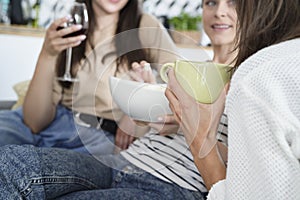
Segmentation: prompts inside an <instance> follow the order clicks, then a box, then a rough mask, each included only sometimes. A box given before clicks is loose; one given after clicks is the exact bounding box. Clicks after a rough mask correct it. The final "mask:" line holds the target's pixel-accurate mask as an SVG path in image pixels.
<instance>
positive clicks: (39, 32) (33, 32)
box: [0, 24, 45, 37]
mask: <svg viewBox="0 0 300 200" xmlns="http://www.w3.org/2000/svg"><path fill="white" fill-rule="evenodd" d="M0 34H9V35H19V36H31V37H44V35H45V29H43V28H32V27H28V26H22V25H5V24H0Z"/></svg>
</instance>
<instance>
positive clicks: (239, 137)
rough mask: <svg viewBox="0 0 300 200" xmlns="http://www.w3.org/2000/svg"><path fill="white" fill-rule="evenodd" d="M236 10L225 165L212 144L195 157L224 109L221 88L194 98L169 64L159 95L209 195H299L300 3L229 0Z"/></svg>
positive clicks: (245, 197)
mask: <svg viewBox="0 0 300 200" xmlns="http://www.w3.org/2000/svg"><path fill="white" fill-rule="evenodd" d="M236 10H237V14H238V21H239V31H238V33H239V36H240V37H239V43H238V49H239V53H238V56H237V60H236V67H235V73H234V75H233V77H232V80H231V83H230V89H229V91H228V95H227V98H226V105H225V107H226V111H227V113H228V135H229V136H228V144H229V151H228V163H227V169H226V166H225V165H224V163H223V162H222V160H221V158H220V156H219V155H220V150H219V149H218V147H217V146H214V148H213V149H212V151H210V153H209V154H208V155H207V156H205V157H201V156H200V155H203V154H202V152H201V151H200V150H201V147H202V145H203V144H204V141H205V140H206V139H207V138H211V135H209V133H214V132H215V130H214V128H213V127H216V126H215V124H216V123H218V121H219V116H220V114H221V113H222V111H223V109H224V104H225V90H224V92H223V94H221V95H220V97H219V99H218V100H217V101H216V102H215V103H214V104H211V105H203V104H199V103H196V102H194V101H193V99H191V98H190V97H189V96H188V95H186V94H185V92H184V91H183V90H182V89H181V87H180V86H179V85H178V83H177V82H176V80H175V77H174V72H173V70H170V72H169V90H168V91H167V92H166V95H167V97H168V98H169V100H170V103H171V107H172V108H173V111H174V113H176V116H177V119H178V121H179V122H180V123H181V124H182V126H181V127H183V131H184V133H185V137H186V139H187V141H188V143H189V144H191V145H190V148H191V151H192V154H193V156H194V161H195V163H196V165H197V167H198V170H199V171H200V173H201V174H202V176H203V178H204V181H205V184H206V186H207V188H211V189H210V192H209V196H208V199H218V200H219V199H231V200H232V199H255V200H257V199H289V200H290V199H295V200H299V199H300V190H299V188H300V100H299V99H300V1H299V0H252V1H245V0H236ZM226 88H229V87H226ZM195 108H198V109H195ZM199 110H200V112H199ZM199 113H201V114H199ZM201 116H206V117H202V118H201ZM207 116H210V119H211V120H207ZM197 118H198V123H197V124H191V123H189V122H191V121H195V119H197ZM198 127H202V128H201V129H200V128H198ZM203 127H207V128H206V129H204V128H203ZM195 130H196V131H195ZM225 177H226V179H225Z"/></svg>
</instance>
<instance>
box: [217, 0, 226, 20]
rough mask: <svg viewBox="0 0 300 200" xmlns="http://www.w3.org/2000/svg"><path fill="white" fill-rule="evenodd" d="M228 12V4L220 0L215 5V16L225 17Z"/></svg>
mask: <svg viewBox="0 0 300 200" xmlns="http://www.w3.org/2000/svg"><path fill="white" fill-rule="evenodd" d="M227 13H228V6H227V4H226V3H225V2H223V1H220V3H219V4H218V6H217V9H216V13H215V16H216V17H225V16H226V15H227Z"/></svg>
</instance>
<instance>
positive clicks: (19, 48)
mask: <svg viewBox="0 0 300 200" xmlns="http://www.w3.org/2000/svg"><path fill="white" fill-rule="evenodd" d="M72 1H73V0H0V44H1V45H0V59H1V65H0V66H1V71H2V72H1V78H0V101H3V100H16V99H17V94H16V92H15V91H14V90H15V88H14V86H16V84H17V83H19V82H22V81H26V80H30V79H31V77H32V75H33V71H34V67H35V63H36V60H37V56H38V53H39V51H40V49H41V46H42V44H43V37H44V33H45V29H46V28H47V27H48V26H49V25H50V23H51V22H52V20H53V19H54V18H55V16H54V15H55V13H61V14H63V13H64V12H66V7H67V6H68V5H69V4H70V3H72ZM201 3H202V1H201V0H144V1H142V8H143V10H144V12H146V13H150V14H152V15H154V16H156V17H157V18H158V19H159V20H160V21H161V22H162V24H163V25H164V26H165V27H166V28H167V29H168V30H169V33H170V35H171V36H172V38H173V39H174V41H175V42H176V44H177V46H178V49H179V52H180V53H182V55H185V56H186V58H187V59H191V60H203V59H208V58H209V57H212V52H211V51H210V49H209V47H208V48H203V47H207V46H209V43H210V41H209V39H208V38H207V36H206V35H205V34H204V33H203V31H202V28H201V15H202V8H201ZM182 35H186V37H187V38H188V39H187V40H186V39H184V38H185V37H182ZM178 36H181V37H178Z"/></svg>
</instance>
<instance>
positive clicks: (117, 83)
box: [109, 77, 172, 122]
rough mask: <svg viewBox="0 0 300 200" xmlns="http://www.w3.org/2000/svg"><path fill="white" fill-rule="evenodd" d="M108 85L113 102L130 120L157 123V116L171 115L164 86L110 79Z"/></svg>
mask: <svg viewBox="0 0 300 200" xmlns="http://www.w3.org/2000/svg"><path fill="white" fill-rule="evenodd" d="M109 85H110V91H111V94H112V97H113V99H114V102H115V103H116V104H117V105H118V106H119V108H120V109H121V110H122V111H123V112H124V113H126V114H127V115H128V116H130V117H131V118H132V119H135V120H139V121H145V122H158V120H157V119H158V117H159V116H164V115H167V114H172V111H171V110H170V107H169V101H168V99H167V98H166V96H165V89H166V84H149V83H141V82H135V81H130V80H123V79H119V78H116V77H110V79H109Z"/></svg>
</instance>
